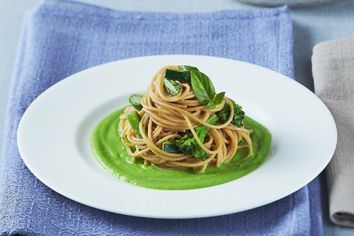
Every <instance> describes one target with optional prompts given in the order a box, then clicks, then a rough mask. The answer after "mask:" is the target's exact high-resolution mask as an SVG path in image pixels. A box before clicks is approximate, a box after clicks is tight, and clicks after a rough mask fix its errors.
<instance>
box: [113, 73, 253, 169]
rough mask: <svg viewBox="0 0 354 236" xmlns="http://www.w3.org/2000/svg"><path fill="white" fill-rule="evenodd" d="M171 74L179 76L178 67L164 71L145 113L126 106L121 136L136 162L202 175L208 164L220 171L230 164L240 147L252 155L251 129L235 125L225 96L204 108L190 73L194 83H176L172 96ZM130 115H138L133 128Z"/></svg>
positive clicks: (154, 85) (143, 103)
mask: <svg viewBox="0 0 354 236" xmlns="http://www.w3.org/2000/svg"><path fill="white" fill-rule="evenodd" d="M193 68H194V67H193ZM195 69H196V68H195ZM167 70H170V71H171V70H172V71H177V72H181V70H180V67H176V66H166V67H163V68H161V69H160V70H159V71H158V72H157V73H156V74H155V75H154V77H153V78H152V81H151V84H150V86H149V88H148V91H147V92H146V93H145V94H144V95H142V97H141V100H140V104H141V108H140V109H138V110H136V108H134V107H133V106H128V107H126V108H125V110H124V113H123V114H122V115H121V116H120V122H119V132H120V133H121V136H122V141H123V143H124V144H125V146H126V149H127V152H128V153H129V155H130V156H131V157H132V159H133V161H135V160H136V159H138V158H142V159H143V160H144V164H149V163H151V164H153V165H156V166H158V167H162V168H178V169H179V168H182V169H197V170H199V171H200V172H201V173H203V172H204V171H205V170H206V169H207V167H208V166H209V165H215V166H220V165H221V164H223V163H227V162H229V161H230V160H232V158H233V157H234V156H235V154H236V152H237V150H238V149H240V148H244V147H247V148H248V150H249V152H248V153H249V154H248V156H247V157H246V158H248V157H249V156H250V155H252V153H253V146H252V140H251V130H248V129H246V128H245V127H244V126H243V124H241V125H240V124H239V125H235V122H234V119H235V116H236V115H237V112H236V109H237V108H238V107H237V106H235V103H234V102H233V101H232V100H231V99H230V98H228V97H226V96H223V97H222V99H221V100H220V99H219V100H220V101H219V102H216V103H217V104H215V102H214V105H213V106H211V105H209V104H211V103H212V102H210V103H209V104H208V105H206V104H202V103H201V102H200V99H198V97H197V96H196V91H197V89H196V88H194V87H193V85H194V86H197V85H196V82H194V81H193V76H192V75H194V74H193V72H192V71H190V76H191V77H192V82H180V81H175V82H174V83H175V85H177V87H176V88H177V89H176V91H174V92H175V93H174V94H173V95H171V92H169V89H168V88H167V87H166V71H167ZM196 70H197V69H196ZM187 72H188V71H187ZM196 73H200V74H202V73H201V72H199V71H198V72H196ZM203 76H204V74H203ZM172 82H173V81H172ZM178 86H179V87H178ZM178 88H179V89H178ZM214 100H217V98H214ZM214 100H213V101H214ZM226 108H227V109H226ZM225 111H226V112H225ZM132 112H136V113H137V114H138V116H137V117H136V119H135V122H138V123H137V125H135V126H134V123H132V119H129V114H131V113H132ZM222 112H223V114H222ZM225 114H226V115H227V117H225ZM243 114H244V113H243ZM221 115H224V118H223V119H220V118H219V117H221ZM212 119H214V121H213V122H211V121H210V120H212ZM222 121H224V122H222ZM203 134H204V135H203ZM246 158H245V159H246ZM240 161H243V160H240Z"/></svg>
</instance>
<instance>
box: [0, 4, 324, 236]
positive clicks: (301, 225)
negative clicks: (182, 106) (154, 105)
mask: <svg viewBox="0 0 354 236" xmlns="http://www.w3.org/2000/svg"><path fill="white" fill-rule="evenodd" d="M155 54H202V55H214V56H222V57H227V58H233V59H238V60H244V61H248V62H252V63H256V64H259V65H263V66H266V67H268V68H271V69H273V70H276V71H279V72H280V73H283V74H285V75H288V76H290V77H293V58H292V57H293V54H292V26H291V21H290V17H289V14H288V11H287V9H286V8H275V9H258V10H242V11H219V12H213V13H198V14H173V13H143V12H120V11H112V10H108V9H103V8H98V7H94V6H89V5H84V4H80V3H74V2H67V1H51V2H47V3H44V4H42V5H40V6H39V7H37V8H36V9H34V10H33V11H32V12H31V13H30V14H28V15H27V17H26V18H25V24H24V27H23V34H22V40H21V44H20V51H19V56H18V62H17V67H16V73H15V76H14V81H13V89H12V93H11V98H10V106H9V113H8V117H7V120H8V121H7V126H6V131H5V134H6V137H5V145H4V146H5V150H4V155H3V158H2V159H1V164H0V174H1V177H0V209H1V211H0V234H5V235H6V234H15V233H20V234H31V233H34V234H44V235H166V234H171V235H180V234H185V235H201V234H203V235H204V234H209V235H226V234H233V235H310V234H311V235H320V234H322V222H321V209H320V195H319V183H318V180H317V179H316V180H314V181H313V182H312V183H310V184H309V185H307V186H305V187H303V188H302V189H300V190H299V191H297V192H296V193H294V194H292V195H290V196H288V197H286V198H284V199H281V200H279V201H276V202H274V203H272V204H269V205H266V206H263V207H260V208H257V209H253V210H249V211H246V212H243V213H238V214H231V215H227V216H220V217H211V218H205V219H189V220H159V219H147V218H137V217H130V216H123V215H119V214H112V213H108V212H104V211H100V210H96V209H93V208H90V207H87V206H84V205H82V204H79V203H76V202H73V201H71V200H69V199H67V198H65V197H63V196H61V195H59V194H57V193H55V192H53V191H52V190H50V189H49V188H47V187H46V186H44V185H43V184H42V183H41V182H40V181H39V180H37V179H36V178H35V177H34V176H33V175H32V174H31V173H30V172H29V171H28V169H27V168H26V167H25V165H24V163H23V162H22V160H21V158H20V156H19V153H18V150H17V145H16V130H17V126H18V122H19V120H20V118H21V116H22V114H23V112H24V111H25V109H26V108H27V107H28V105H29V104H30V103H31V102H32V101H33V100H34V99H35V98H36V97H37V96H38V95H39V94H40V93H41V92H43V91H44V90H45V89H47V88H48V87H49V86H51V85H53V84H54V83H56V82H57V81H59V80H61V79H63V78H65V77H66V76H68V75H70V74H73V73H75V72H77V71H80V70H82V69H85V68H87V67H90V66H93V65H97V64H101V63H104V62H108V61H112V60H118V59H123V58H128V57H134V56H143V55H155ZM48 158H50V157H48ZM300 172H301V171H299V173H300ZM274 187H275V188H276V186H274ZM269 191H272V190H271V189H270V190H269ZM259 194H262V193H259Z"/></svg>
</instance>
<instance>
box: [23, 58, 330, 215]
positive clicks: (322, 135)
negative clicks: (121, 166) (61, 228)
mask: <svg viewBox="0 0 354 236" xmlns="http://www.w3.org/2000/svg"><path fill="white" fill-rule="evenodd" d="M169 64H172V65H178V64H187V65H194V66H197V67H198V68H199V69H200V70H201V71H203V72H205V73H206V74H207V75H209V76H210V78H211V79H212V81H213V83H214V85H215V87H216V90H217V91H226V94H227V96H229V97H231V98H233V99H235V100H236V101H237V102H239V103H240V104H242V105H243V107H244V109H245V111H246V113H247V114H248V115H250V116H251V117H253V118H255V119H256V120H257V121H259V122H260V123H262V124H263V125H265V126H266V127H268V129H269V130H270V131H271V133H272V135H273V141H272V153H271V155H270V157H269V158H268V159H267V160H266V161H265V163H264V164H263V165H262V166H260V167H259V168H258V169H256V170H255V171H253V172H251V173H250V174H248V175H246V176H244V177H242V178H240V179H237V180H234V181H231V182H229V183H226V184H222V185H218V186H214V187H208V188H203V189H195V190H173V191H166V190H154V189H147V188H142V187H138V186H134V185H131V184H128V183H125V182H124V181H122V180H119V179H117V178H115V177H113V176H111V175H110V173H109V172H108V171H107V170H105V169H104V168H103V167H102V166H101V165H100V164H99V163H98V162H97V161H96V159H95V158H94V156H93V154H92V153H91V150H90V147H89V138H90V134H91V132H92V130H93V128H94V127H95V125H96V124H97V123H98V122H99V121H100V120H101V119H102V118H103V117H105V116H106V115H108V114H109V113H110V112H113V111H115V110H117V109H118V108H120V107H122V106H124V105H126V104H127V102H128V96H129V95H130V94H132V93H136V92H141V91H144V90H146V89H147V87H148V85H149V83H150V79H151V78H152V76H153V74H154V73H155V72H156V71H157V70H158V69H159V68H160V67H161V66H163V65H169ZM336 141H337V131H336V126H335V123H334V120H333V118H332V116H331V114H330V112H329V111H328V109H327V108H326V106H325V105H324V104H323V103H322V102H321V101H320V100H319V99H318V98H317V97H316V96H315V95H314V94H313V93H312V92H310V91H309V90H307V89H306V88H305V87H303V86H302V85H300V84H299V83H297V82H295V81H293V80H291V79H289V78H288V77H286V76H283V75H281V74H279V73H276V72H274V71H271V70H269V69H266V68H263V67H260V66H256V65H252V64H248V63H245V62H240V61H234V60H229V59H223V58H216V57H205V56H188V55H171V56H151V57H141V58H133V59H128V60H122V61H116V62H112V63H108V64H104V65H100V66H97V67H93V68H90V69H87V70H85V71H82V72H79V73H77V74H74V75H72V76H69V77H68V78H66V79H64V80H62V81H61V82H59V83H57V84H56V85H54V86H52V87H51V88H49V89H48V90H46V91H45V92H44V93H42V94H41V95H40V96H39V97H38V98H37V99H36V100H35V101H34V102H33V103H32V104H31V105H30V106H29V108H28V109H27V110H26V112H25V113H24V115H23V117H22V119H21V122H20V125H19V129H18V134H17V143H18V147H19V151H20V153H21V156H22V159H23V161H24V162H25V163H26V165H27V167H28V168H29V169H30V170H31V172H32V173H33V174H34V175H35V176H36V177H37V178H38V179H39V180H41V181H42V182H43V183H44V184H45V185H47V186H48V187H50V188H51V189H53V190H54V191H56V192H58V193H60V194H62V195H64V196H66V197H68V198H70V199H73V200H75V201H77V202H80V203H83V204H86V205H89V206H91V207H95V208H99V209H103V210H107V211H111V212H116V213H121V214H126V215H133V216H144V217H154V218H194V217H207V216H216V215H223V214H228V213H234V212H240V211H244V210H247V209H251V208H254V207H258V206H261V205H264V204H267V203H270V202H273V201H275V200H278V199H280V198H282V197H284V196H286V195H288V194H291V193H293V192H294V191H296V190H298V189H299V188H301V187H302V186H304V185H306V184H307V183H308V182H310V181H311V180H312V179H314V178H315V177H316V176H317V175H318V174H319V173H320V172H321V171H322V170H323V169H324V168H325V166H326V165H327V164H328V162H329V160H330V159H331V157H332V155H333V152H334V149H335V146H336ZM181 199H184V200H181ZM196 199H198V200H196ZM210 202H214V203H215V202H216V203H217V204H210ZM171 203H173V204H171Z"/></svg>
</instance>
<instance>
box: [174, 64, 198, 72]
mask: <svg viewBox="0 0 354 236" xmlns="http://www.w3.org/2000/svg"><path fill="white" fill-rule="evenodd" d="M178 69H179V70H180V71H191V70H196V71H199V70H198V68H197V67H194V66H187V65H179V66H178Z"/></svg>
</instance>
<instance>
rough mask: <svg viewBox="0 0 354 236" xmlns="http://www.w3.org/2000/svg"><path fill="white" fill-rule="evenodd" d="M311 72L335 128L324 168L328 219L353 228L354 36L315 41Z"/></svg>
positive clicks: (316, 89) (316, 91)
mask: <svg viewBox="0 0 354 236" xmlns="http://www.w3.org/2000/svg"><path fill="white" fill-rule="evenodd" d="M312 72H313V77H314V85H315V93H316V94H317V96H318V97H320V98H321V99H322V101H323V102H324V103H325V104H326V105H327V106H328V108H329V109H330V110H331V112H332V114H333V116H334V119H335V121H336V125H337V129H338V144H337V148H336V151H335V154H334V157H333V159H332V160H331V162H330V164H329V165H328V167H327V170H326V174H327V184H328V191H329V193H328V195H329V211H330V218H331V221H332V222H333V223H335V224H338V225H342V226H349V227H354V38H350V39H343V40H334V41H327V42H322V43H319V44H317V45H316V46H315V47H314V49H313V55H312ZM318 145H319V146H320V145H321V144H320V143H319V144H318Z"/></svg>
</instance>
